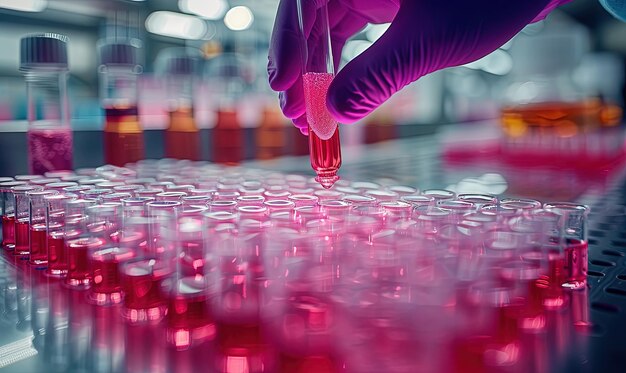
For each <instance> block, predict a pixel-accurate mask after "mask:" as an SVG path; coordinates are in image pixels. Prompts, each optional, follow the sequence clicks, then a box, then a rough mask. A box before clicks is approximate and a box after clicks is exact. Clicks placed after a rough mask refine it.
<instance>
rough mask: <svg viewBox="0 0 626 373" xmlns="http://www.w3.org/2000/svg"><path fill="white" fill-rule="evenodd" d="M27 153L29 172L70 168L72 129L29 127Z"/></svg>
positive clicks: (39, 172) (38, 173)
mask: <svg viewBox="0 0 626 373" xmlns="http://www.w3.org/2000/svg"><path fill="white" fill-rule="evenodd" d="M28 155H29V169H30V173H31V174H36V175H42V174H43V173H45V172H48V171H56V170H71V169H72V130H71V129H70V128H60V129H29V130H28Z"/></svg>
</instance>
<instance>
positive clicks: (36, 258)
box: [29, 223, 48, 265]
mask: <svg viewBox="0 0 626 373" xmlns="http://www.w3.org/2000/svg"><path fill="white" fill-rule="evenodd" d="M29 262H30V263H31V264H34V265H45V264H46V263H48V246H47V243H46V224H45V223H37V224H33V225H32V226H31V227H30V259H29Z"/></svg>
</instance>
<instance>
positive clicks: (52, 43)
mask: <svg viewBox="0 0 626 373" xmlns="http://www.w3.org/2000/svg"><path fill="white" fill-rule="evenodd" d="M68 40H69V39H68V37H67V36H65V35H60V34H55V33H44V34H33V35H27V36H24V37H23V38H22V39H21V41H20V71H29V70H32V69H36V68H45V69H53V70H59V71H67V70H68V64H67V42H68Z"/></svg>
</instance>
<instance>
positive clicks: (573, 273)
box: [561, 239, 588, 289]
mask: <svg viewBox="0 0 626 373" xmlns="http://www.w3.org/2000/svg"><path fill="white" fill-rule="evenodd" d="M587 255H588V247H587V242H584V241H579V240H571V239H568V240H567V246H566V247H565V258H564V266H565V268H564V271H563V272H564V279H563V282H562V284H561V286H563V287H565V288H568V289H581V288H584V287H585V286H586V285H587Z"/></svg>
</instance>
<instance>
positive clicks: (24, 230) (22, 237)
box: [13, 218, 30, 256]
mask: <svg viewBox="0 0 626 373" xmlns="http://www.w3.org/2000/svg"><path fill="white" fill-rule="evenodd" d="M29 229H30V224H28V218H26V219H18V220H17V221H16V222H15V250H14V251H13V255H20V256H27V255H28V254H30V248H29V247H28V231H29Z"/></svg>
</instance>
